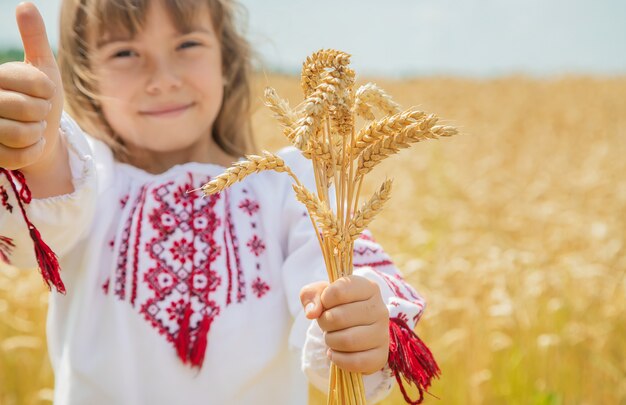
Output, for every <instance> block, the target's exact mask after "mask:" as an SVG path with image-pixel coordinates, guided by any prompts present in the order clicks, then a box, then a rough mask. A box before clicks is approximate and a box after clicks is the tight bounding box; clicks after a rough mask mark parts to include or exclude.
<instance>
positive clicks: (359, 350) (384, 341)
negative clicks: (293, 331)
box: [300, 275, 389, 374]
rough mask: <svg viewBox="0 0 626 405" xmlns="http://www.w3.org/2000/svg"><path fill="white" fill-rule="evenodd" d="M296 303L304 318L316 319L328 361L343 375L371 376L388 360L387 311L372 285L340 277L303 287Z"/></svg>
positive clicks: (361, 278) (366, 281) (364, 279)
mask: <svg viewBox="0 0 626 405" xmlns="http://www.w3.org/2000/svg"><path fill="white" fill-rule="evenodd" d="M300 301H301V302H302V306H303V307H304V309H305V313H306V316H307V318H309V319H317V323H318V324H319V326H320V328H321V329H322V331H324V340H325V342H326V345H327V346H328V347H329V351H328V357H329V359H330V360H331V361H332V362H333V363H334V364H336V365H337V366H338V367H340V368H341V369H343V370H346V371H352V372H361V373H363V374H372V373H374V372H376V371H378V370H381V369H382V368H383V367H384V366H385V364H386V363H387V357H388V356H389V311H388V310H387V307H386V306H385V303H384V301H383V299H382V296H381V294H380V288H379V287H378V285H377V284H376V283H374V282H373V281H370V280H368V279H366V278H364V277H360V276H356V275H352V276H346V277H342V278H340V279H339V280H336V281H335V282H334V283H332V284H330V285H329V284H328V282H325V281H322V282H317V283H313V284H309V285H307V286H305V287H304V288H303V289H302V290H301V291H300Z"/></svg>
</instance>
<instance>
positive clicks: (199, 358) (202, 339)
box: [191, 315, 212, 368]
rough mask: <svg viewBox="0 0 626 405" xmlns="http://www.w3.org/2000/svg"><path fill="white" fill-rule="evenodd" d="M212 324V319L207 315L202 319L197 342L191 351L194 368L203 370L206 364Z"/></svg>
mask: <svg viewBox="0 0 626 405" xmlns="http://www.w3.org/2000/svg"><path fill="white" fill-rule="evenodd" d="M211 322H212V319H211V318H209V317H208V316H206V315H205V316H204V318H202V322H200V326H199V327H198V334H197V335H196V342H195V344H194V346H193V348H192V349H191V365H192V366H194V367H198V368H202V364H203V363H204V355H205V353H206V348H207V340H208V335H209V329H210V328H211Z"/></svg>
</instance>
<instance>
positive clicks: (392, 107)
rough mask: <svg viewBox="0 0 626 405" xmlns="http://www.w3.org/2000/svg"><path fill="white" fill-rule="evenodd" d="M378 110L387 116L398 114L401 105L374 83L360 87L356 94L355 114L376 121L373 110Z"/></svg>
mask: <svg viewBox="0 0 626 405" xmlns="http://www.w3.org/2000/svg"><path fill="white" fill-rule="evenodd" d="M374 108H376V109H378V110H379V111H381V112H383V113H384V114H385V115H392V114H397V113H399V112H400V105H399V104H397V103H396V102H394V101H393V100H392V99H391V96H389V94H387V93H386V92H385V91H384V90H383V89H381V88H380V87H378V86H376V85H375V84H374V83H367V84H364V85H363V86H361V87H359V89H358V90H357V91H356V94H355V100H354V108H353V109H354V112H355V114H357V115H359V116H361V117H363V118H365V119H368V120H374V119H376V117H375V116H374V112H373V109H374Z"/></svg>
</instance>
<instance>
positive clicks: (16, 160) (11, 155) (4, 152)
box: [0, 137, 46, 170]
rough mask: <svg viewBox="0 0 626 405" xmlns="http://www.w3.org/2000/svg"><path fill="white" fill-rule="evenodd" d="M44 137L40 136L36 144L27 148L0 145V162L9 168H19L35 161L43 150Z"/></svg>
mask: <svg viewBox="0 0 626 405" xmlns="http://www.w3.org/2000/svg"><path fill="white" fill-rule="evenodd" d="M45 145H46V139H45V138H43V137H42V138H41V139H40V140H39V142H37V143H36V144H34V145H32V146H29V147H27V148H21V149H14V148H9V147H7V146H4V145H0V162H2V167H4V168H5V169H9V170H16V169H21V168H23V167H26V166H29V165H31V164H33V163H34V162H36V161H37V160H38V159H39V158H40V157H41V154H42V153H43V151H44V147H45Z"/></svg>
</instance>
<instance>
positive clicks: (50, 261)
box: [0, 167, 66, 294]
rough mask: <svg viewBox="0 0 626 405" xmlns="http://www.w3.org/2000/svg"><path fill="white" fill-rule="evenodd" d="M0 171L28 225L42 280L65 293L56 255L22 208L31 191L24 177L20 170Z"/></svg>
mask: <svg viewBox="0 0 626 405" xmlns="http://www.w3.org/2000/svg"><path fill="white" fill-rule="evenodd" d="M0 171H1V172H2V173H4V175H5V176H6V178H7V180H8V181H9V184H11V188H12V189H13V192H14V193H15V196H16V198H17V203H18V205H19V207H20V210H21V211H22V217H24V221H25V222H26V225H27V226H28V231H29V232H30V237H31V239H32V240H33V244H34V248H35V257H36V258H37V264H38V265H39V269H40V270H41V275H42V276H43V279H44V282H45V283H46V285H47V286H48V289H51V288H52V287H51V284H52V285H54V287H55V288H56V290H57V291H58V292H59V293H61V294H65V292H66V291H65V285H63V281H62V280H61V275H60V270H61V269H60V266H59V261H58V260H57V257H56V255H55V254H54V252H53V251H52V249H50V247H49V246H48V245H47V244H46V243H45V242H44V241H43V240H42V239H41V235H40V234H39V231H38V230H37V228H35V225H33V224H32V222H30V220H29V219H28V215H26V209H24V204H29V203H30V201H31V193H30V189H29V188H28V186H27V185H26V179H25V178H24V175H23V174H22V172H19V171H16V170H14V171H11V172H9V171H8V170H7V169H4V168H1V167H0ZM13 178H15V179H17V181H18V182H19V183H20V185H21V190H20V191H18V189H17V186H16V185H15V183H14V182H13ZM3 205H5V207H6V201H3ZM7 209H8V208H7ZM5 239H8V238H5Z"/></svg>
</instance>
